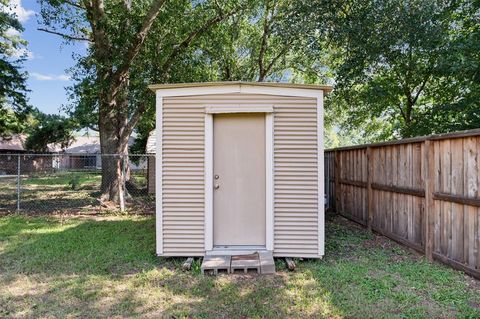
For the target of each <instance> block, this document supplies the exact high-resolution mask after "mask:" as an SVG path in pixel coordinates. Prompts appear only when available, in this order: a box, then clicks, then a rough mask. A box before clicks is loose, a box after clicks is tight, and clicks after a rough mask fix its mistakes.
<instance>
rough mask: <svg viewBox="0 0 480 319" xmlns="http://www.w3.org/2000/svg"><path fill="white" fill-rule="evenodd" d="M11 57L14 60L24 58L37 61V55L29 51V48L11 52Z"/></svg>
mask: <svg viewBox="0 0 480 319" xmlns="http://www.w3.org/2000/svg"><path fill="white" fill-rule="evenodd" d="M11 56H12V57H14V58H17V59H18V58H22V57H24V58H25V59H27V60H33V59H35V55H34V54H33V52H32V51H29V50H28V49H27V48H18V49H12V50H11Z"/></svg>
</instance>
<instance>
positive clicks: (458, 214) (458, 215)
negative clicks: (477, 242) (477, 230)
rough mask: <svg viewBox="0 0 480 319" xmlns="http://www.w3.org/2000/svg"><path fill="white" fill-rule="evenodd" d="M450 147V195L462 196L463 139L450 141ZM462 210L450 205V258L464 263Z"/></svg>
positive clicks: (454, 204)
mask: <svg viewBox="0 0 480 319" xmlns="http://www.w3.org/2000/svg"><path fill="white" fill-rule="evenodd" d="M451 145H452V194H453V195H462V196H463V165H464V163H463V139H462V138H459V139H455V140H452V141H451ZM463 220H464V209H463V205H462V204H459V203H455V202H454V203H453V204H452V258H453V259H455V260H456V261H458V262H461V263H463V262H464V256H463V250H464V247H463V246H464V243H463V232H464V229H463V226H464V222H463Z"/></svg>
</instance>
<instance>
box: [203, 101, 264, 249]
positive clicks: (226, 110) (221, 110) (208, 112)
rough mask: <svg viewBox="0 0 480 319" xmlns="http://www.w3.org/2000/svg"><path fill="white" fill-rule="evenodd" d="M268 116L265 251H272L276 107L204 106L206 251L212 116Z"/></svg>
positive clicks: (209, 244) (209, 233) (207, 242)
mask: <svg viewBox="0 0 480 319" xmlns="http://www.w3.org/2000/svg"><path fill="white" fill-rule="evenodd" d="M231 113H263V114H265V147H266V149H265V234H266V238H265V248H266V249H267V250H273V106H272V107H262V108H252V107H248V108H247V107H242V106H235V107H208V106H207V107H205V250H206V251H211V250H213V134H214V132H213V115H214V114H231Z"/></svg>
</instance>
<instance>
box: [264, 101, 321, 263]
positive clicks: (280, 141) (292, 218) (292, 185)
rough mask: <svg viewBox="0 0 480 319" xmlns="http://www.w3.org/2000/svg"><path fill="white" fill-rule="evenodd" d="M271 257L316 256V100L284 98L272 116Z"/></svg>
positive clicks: (277, 104)
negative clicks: (272, 225) (272, 247)
mask: <svg viewBox="0 0 480 319" xmlns="http://www.w3.org/2000/svg"><path fill="white" fill-rule="evenodd" d="M273 127H274V255H275V256H289V257H297V256H298V257H316V256H318V182H317V180H318V169H317V109H316V100H315V99H307V98H283V99H280V100H279V101H278V103H276V105H275V112H274V124H273Z"/></svg>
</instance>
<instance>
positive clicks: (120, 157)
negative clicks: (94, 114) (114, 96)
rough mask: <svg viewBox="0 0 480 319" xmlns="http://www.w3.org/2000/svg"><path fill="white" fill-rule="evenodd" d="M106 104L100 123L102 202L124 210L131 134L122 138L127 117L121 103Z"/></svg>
mask: <svg viewBox="0 0 480 319" xmlns="http://www.w3.org/2000/svg"><path fill="white" fill-rule="evenodd" d="M105 104H107V105H105ZM105 104H104V105H103V107H101V108H100V118H99V123H98V124H99V125H98V126H99V132H100V148H101V153H102V184H101V200H102V201H111V202H114V203H115V204H119V205H120V209H121V210H123V209H124V204H125V182H126V174H125V173H126V172H127V166H126V160H127V158H126V156H127V154H128V136H129V134H128V135H126V136H127V137H126V138H122V134H121V133H122V130H123V129H124V128H125V122H126V117H125V116H124V115H122V113H120V112H119V111H118V108H119V107H118V105H117V104H119V103H118V102H117V101H114V102H109V103H105ZM121 104H123V103H121ZM115 113H117V114H115ZM123 136H125V135H123ZM124 165H125V167H124Z"/></svg>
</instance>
